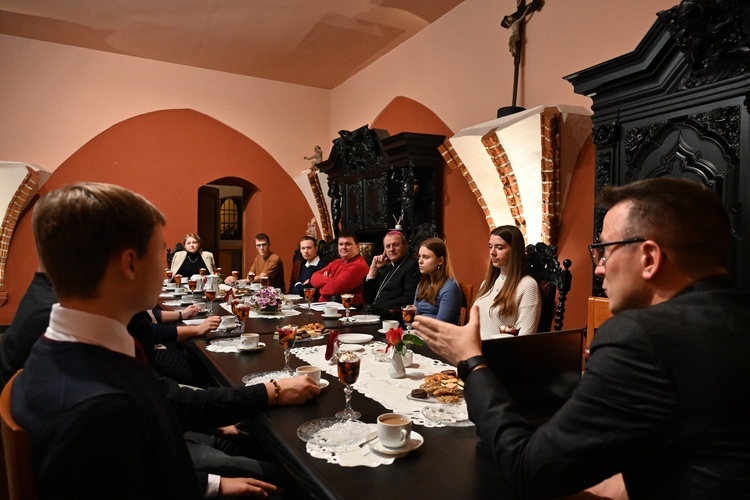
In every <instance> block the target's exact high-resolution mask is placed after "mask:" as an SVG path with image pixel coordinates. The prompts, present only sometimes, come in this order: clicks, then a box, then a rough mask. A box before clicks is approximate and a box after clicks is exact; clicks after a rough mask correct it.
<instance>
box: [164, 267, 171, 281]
mask: <svg viewBox="0 0 750 500" xmlns="http://www.w3.org/2000/svg"><path fill="white" fill-rule="evenodd" d="M164 276H166V277H167V282H169V281H170V280H171V279H172V270H171V269H170V268H168V267H165V268H164Z"/></svg>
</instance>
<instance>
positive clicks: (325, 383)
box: [318, 378, 330, 390]
mask: <svg viewBox="0 0 750 500" xmlns="http://www.w3.org/2000/svg"><path fill="white" fill-rule="evenodd" d="M329 384H330V382H329V381H328V380H326V379H324V378H322V379H320V382H318V387H320V390H323V389H325V388H326V387H328V385H329Z"/></svg>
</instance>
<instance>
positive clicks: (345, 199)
mask: <svg viewBox="0 0 750 500" xmlns="http://www.w3.org/2000/svg"><path fill="white" fill-rule="evenodd" d="M444 140H445V137H444V136H442V135H432V134H417V133H410V132H404V133H400V134H397V135H394V136H389V135H388V133H387V132H386V131H384V130H378V129H370V128H368V127H367V126H363V127H360V128H358V129H357V130H354V131H351V132H350V131H345V130H342V131H340V132H339V137H337V138H336V139H334V140H333V148H332V150H331V154H330V156H329V158H328V159H327V160H325V161H323V162H321V163H319V164H318V167H319V168H320V171H321V172H322V173H324V174H326V175H327V176H328V195H329V196H330V198H331V218H332V219H333V230H334V234H335V235H338V234H339V233H340V232H341V231H342V230H345V231H348V232H351V233H354V234H356V235H357V237H358V238H359V239H360V241H363V242H373V243H375V247H376V249H377V248H382V240H383V236H385V233H386V232H387V231H388V230H389V229H390V228H393V227H395V225H396V224H397V221H400V225H401V226H402V230H403V232H404V234H405V235H406V237H407V238H408V239H409V240H410V243H416V242H417V241H421V239H423V238H425V237H429V236H434V235H439V234H441V233H442V211H443V210H442V209H443V206H442V201H443V165H444V163H443V159H442V156H441V155H440V153H439V152H438V149H437V148H438V146H439V145H440V144H442V142H443V141H444Z"/></svg>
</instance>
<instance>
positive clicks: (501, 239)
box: [474, 226, 542, 339]
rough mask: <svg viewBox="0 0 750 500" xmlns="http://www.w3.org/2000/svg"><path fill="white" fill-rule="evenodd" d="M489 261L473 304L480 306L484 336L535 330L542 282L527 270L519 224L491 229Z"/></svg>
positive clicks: (540, 307)
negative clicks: (502, 330)
mask: <svg viewBox="0 0 750 500" xmlns="http://www.w3.org/2000/svg"><path fill="white" fill-rule="evenodd" d="M489 248H490V262H489V265H488V267H487V274H485V277H484V281H483V282H482V286H481V287H480V288H479V293H477V296H478V298H477V299H476V300H475V301H474V304H476V305H477V306H479V318H480V333H481V336H482V339H490V338H497V337H501V336H505V335H507V334H506V333H505V332H501V327H504V328H503V329H504V330H505V329H509V328H512V330H514V331H515V334H517V335H528V334H530V333H536V331H537V326H538V323H539V316H540V315H541V312H542V303H541V299H540V297H539V286H538V285H537V282H536V281H535V280H534V278H532V277H531V276H528V275H525V273H526V251H525V246H524V239H523V235H522V234H521V231H520V230H519V229H518V228H517V227H516V226H500V227H498V228H495V229H494V230H493V231H492V232H491V233H490V243H489Z"/></svg>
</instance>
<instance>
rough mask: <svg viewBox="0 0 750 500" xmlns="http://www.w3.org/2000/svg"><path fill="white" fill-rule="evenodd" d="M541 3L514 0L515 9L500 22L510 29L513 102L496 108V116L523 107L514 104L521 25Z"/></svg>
mask: <svg viewBox="0 0 750 500" xmlns="http://www.w3.org/2000/svg"><path fill="white" fill-rule="evenodd" d="M543 3H544V1H543V0H531V2H529V3H528V4H527V3H526V0H516V11H515V12H514V13H512V14H509V15H507V16H505V17H503V20H502V22H501V23H500V25H501V26H502V27H503V28H509V29H511V35H510V39H509V40H508V49H509V50H510V54H511V55H512V56H513V102H512V105H511V106H505V107H502V108H500V109H498V110H497V117H498V118H500V117H501V116H507V115H510V114H513V113H516V112H518V111H522V110H523V108H521V107H518V106H516V99H517V97H518V72H519V68H520V66H521V54H522V52H523V27H524V24H525V23H526V18H527V17H528V16H529V15H531V14H532V13H533V12H536V11H538V10H540V9H541V8H542V5H543Z"/></svg>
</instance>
